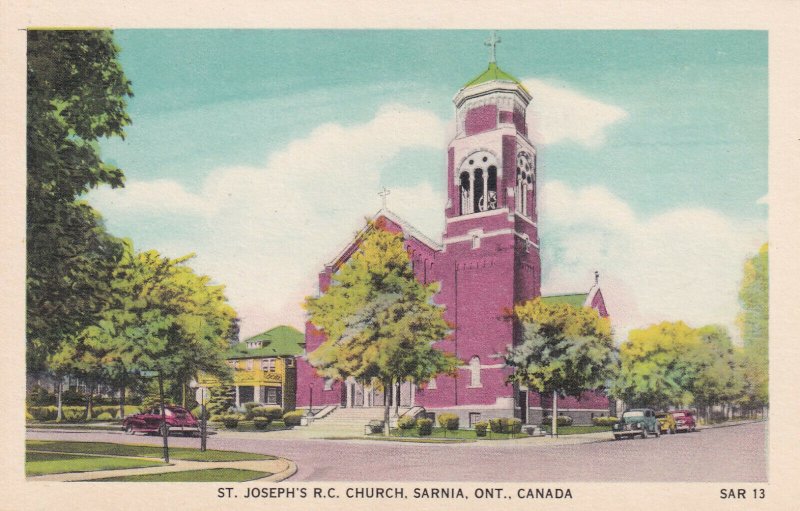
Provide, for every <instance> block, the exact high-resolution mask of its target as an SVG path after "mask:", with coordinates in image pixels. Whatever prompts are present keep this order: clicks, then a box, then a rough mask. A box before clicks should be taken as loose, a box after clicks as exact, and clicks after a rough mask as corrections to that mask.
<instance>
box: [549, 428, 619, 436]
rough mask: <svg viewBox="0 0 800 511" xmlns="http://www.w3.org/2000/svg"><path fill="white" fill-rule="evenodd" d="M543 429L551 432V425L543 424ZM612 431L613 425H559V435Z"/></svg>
mask: <svg viewBox="0 0 800 511" xmlns="http://www.w3.org/2000/svg"><path fill="white" fill-rule="evenodd" d="M542 429H543V430H544V431H546V432H547V434H548V435H549V434H550V426H549V425H548V426H542ZM605 431H611V426H559V427H558V435H559V436H561V435H584V434H586V433H603V432H605Z"/></svg>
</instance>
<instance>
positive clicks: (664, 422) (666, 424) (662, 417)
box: [656, 412, 678, 435]
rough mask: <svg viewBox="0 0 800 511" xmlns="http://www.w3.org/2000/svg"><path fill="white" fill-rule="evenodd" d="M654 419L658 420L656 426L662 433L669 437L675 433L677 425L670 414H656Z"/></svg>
mask: <svg viewBox="0 0 800 511" xmlns="http://www.w3.org/2000/svg"><path fill="white" fill-rule="evenodd" d="M656 419H657V420H658V425H659V426H660V428H661V432H662V433H668V434H670V435H672V434H673V433H677V431H678V423H677V422H675V418H674V417H673V416H672V414H671V413H669V412H658V413H657V414H656Z"/></svg>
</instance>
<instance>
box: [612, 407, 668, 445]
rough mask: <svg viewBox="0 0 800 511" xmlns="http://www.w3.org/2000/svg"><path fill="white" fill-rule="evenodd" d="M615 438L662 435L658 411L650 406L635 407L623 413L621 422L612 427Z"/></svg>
mask: <svg viewBox="0 0 800 511" xmlns="http://www.w3.org/2000/svg"><path fill="white" fill-rule="evenodd" d="M611 432H612V433H614V439H615V440H619V439H620V438H626V437H630V438H633V437H637V436H640V437H642V438H647V437H648V436H649V435H654V436H655V437H659V436H661V427H660V425H659V423H658V420H657V419H656V412H654V411H653V410H651V409H650V408H634V409H633V410H628V411H627V412H625V413H623V414H622V417H620V419H619V422H617V423H616V424H614V425H613V426H612V428H611Z"/></svg>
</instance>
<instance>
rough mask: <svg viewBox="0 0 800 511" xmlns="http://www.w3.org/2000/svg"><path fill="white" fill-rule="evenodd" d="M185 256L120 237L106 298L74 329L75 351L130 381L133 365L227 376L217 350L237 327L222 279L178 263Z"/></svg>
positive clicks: (174, 374)
mask: <svg viewBox="0 0 800 511" xmlns="http://www.w3.org/2000/svg"><path fill="white" fill-rule="evenodd" d="M191 257H192V256H185V257H182V258H178V259H169V258H165V257H162V256H161V255H160V254H158V252H156V251H154V250H150V251H146V252H141V253H136V252H134V249H133V245H132V243H130V242H129V241H125V242H124V254H123V256H122V259H121V260H120V262H119V264H118V265H117V267H116V268H115V270H114V272H113V277H112V279H111V280H110V282H109V286H110V288H111V290H112V291H111V293H110V294H109V299H108V301H107V303H105V304H104V307H103V309H102V311H101V312H100V314H99V315H98V317H99V319H98V320H97V322H96V323H95V324H92V325H90V326H88V327H86V328H85V329H84V330H83V331H82V332H81V334H80V336H79V338H80V342H81V350H82V352H84V353H90V354H92V355H93V357H95V358H96V359H98V360H100V361H101V363H102V365H103V367H104V368H105V369H106V377H107V378H108V379H109V380H111V381H117V382H121V381H122V382H127V383H129V382H130V381H131V379H132V377H131V375H132V374H134V373H135V372H136V371H138V370H147V371H158V373H159V375H160V378H171V379H173V380H176V381H177V382H179V383H185V382H186V381H188V379H189V378H191V377H193V376H195V375H196V374H197V373H198V372H201V371H202V372H205V373H208V374H212V375H216V376H220V377H226V376H228V374H229V372H230V369H229V368H228V366H227V365H225V363H224V360H223V357H222V354H223V352H224V351H225V350H226V349H227V348H228V346H229V344H228V342H229V340H230V339H231V338H235V336H236V334H237V322H236V313H235V312H234V310H233V309H232V308H231V307H230V306H229V305H228V303H227V299H226V297H225V295H224V288H223V286H217V285H212V284H211V283H210V279H209V277H207V276H201V275H197V274H195V273H194V271H193V270H192V269H191V268H189V267H188V266H186V265H185V263H186V261H188V260H189V259H190V258H191ZM123 396H124V394H123ZM123 405H124V403H121V406H123Z"/></svg>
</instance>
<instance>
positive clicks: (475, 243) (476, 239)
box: [472, 234, 481, 249]
mask: <svg viewBox="0 0 800 511" xmlns="http://www.w3.org/2000/svg"><path fill="white" fill-rule="evenodd" d="M472 248H473V249H475V248H481V237H480V236H478V235H477V234H473V235H472Z"/></svg>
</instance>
